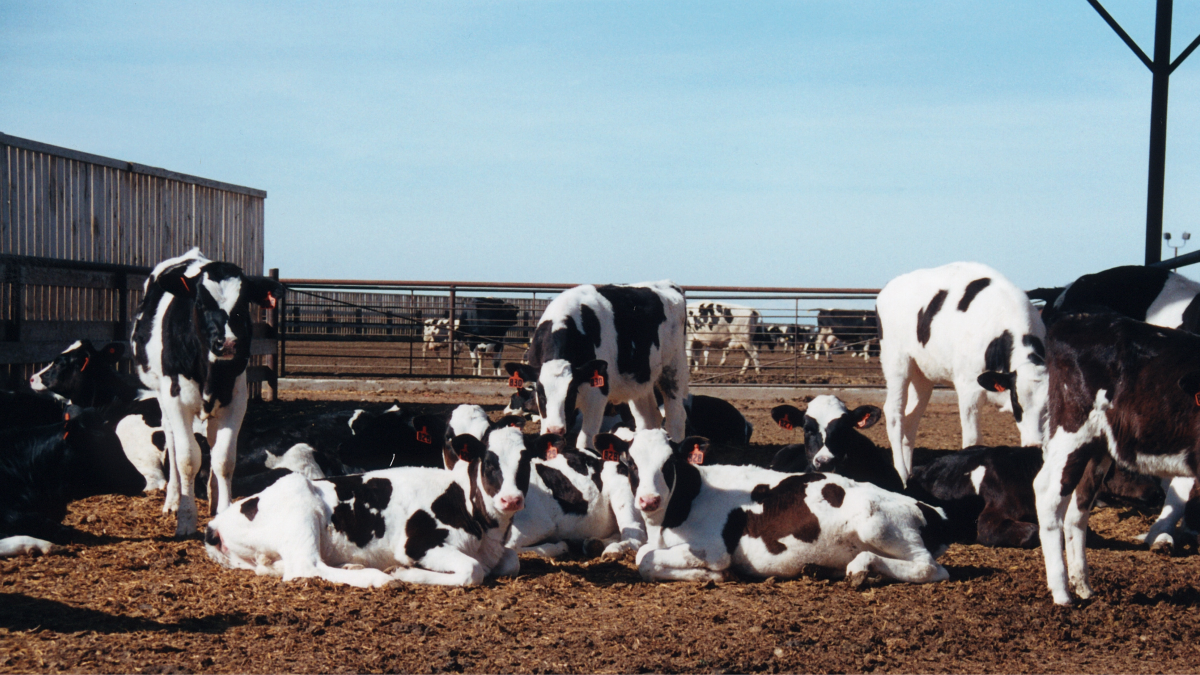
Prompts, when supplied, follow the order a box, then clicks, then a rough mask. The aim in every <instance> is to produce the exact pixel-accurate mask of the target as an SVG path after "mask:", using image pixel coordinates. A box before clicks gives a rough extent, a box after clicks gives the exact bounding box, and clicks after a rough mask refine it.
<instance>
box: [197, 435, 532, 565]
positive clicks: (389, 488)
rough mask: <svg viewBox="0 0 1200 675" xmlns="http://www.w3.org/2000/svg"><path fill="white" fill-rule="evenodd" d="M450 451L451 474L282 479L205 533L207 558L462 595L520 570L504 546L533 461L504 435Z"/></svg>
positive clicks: (459, 440)
mask: <svg viewBox="0 0 1200 675" xmlns="http://www.w3.org/2000/svg"><path fill="white" fill-rule="evenodd" d="M539 443H540V444H541V445H542V446H545V445H546V444H547V443H548V441H547V440H545V439H543V440H540V441H539ZM453 447H454V450H455V451H456V453H457V454H458V457H459V459H460V461H459V462H458V463H457V464H456V465H455V467H454V469H453V470H452V471H446V470H444V469H429V468H419V467H409V468H401V469H385V470H382V471H372V472H369V473H365V474H361V475H355V476H342V477H338V478H331V479H327V480H318V481H312V480H309V479H308V478H305V477H304V476H301V475H299V474H291V475H289V476H285V477H284V478H281V479H280V480H279V481H277V482H276V483H275V484H274V485H272V486H271V487H269V488H267V489H266V490H264V491H263V492H261V493H260V494H258V495H255V496H253V497H250V498H249V499H244V500H241V501H238V502H236V503H235V504H234V508H231V509H226V510H225V511H222V512H221V513H219V514H218V515H217V516H216V517H215V518H213V519H212V520H211V521H209V524H208V529H207V531H206V532H205V535H204V545H205V549H206V550H207V551H208V555H209V557H211V558H212V559H213V560H215V561H216V562H218V563H220V564H221V565H223V566H225V567H229V568H233V569H249V570H254V571H255V573H257V574H260V575H274V576H282V577H283V579H284V581H287V580H290V579H299V578H305V577H320V578H322V579H326V580H328V581H332V582H335V583H341V584H350V585H352V586H360V587H364V588H371V587H378V586H386V585H388V584H390V583H391V582H392V581H394V580H400V581H406V582H410V583H419V584H442V585H450V586H465V585H474V584H479V583H482V582H483V580H484V578H485V577H487V576H489V575H494V576H512V575H515V574H516V573H517V572H518V571H519V569H520V561H519V560H518V559H517V554H516V552H515V551H513V550H512V549H509V548H505V547H504V539H505V535H506V534H507V532H508V529H509V525H510V523H511V521H512V518H513V515H514V514H516V513H517V512H519V511H520V510H521V509H522V508H524V506H525V490H526V489H527V488H528V486H529V475H530V460H531V459H532V457H533V452H532V451H530V450H527V449H526V447H525V439H524V438H523V437H522V435H521V432H520V430H518V429H512V428H506V429H500V430H497V431H496V432H495V433H492V434H491V435H490V436H489V439H488V443H487V445H486V446H485V445H484V444H483V442H482V441H480V440H478V439H476V438H474V437H473V436H470V435H466V434H464V435H462V436H458V437H456V438H455V439H454V441H453ZM397 566H399V567H397ZM391 568H396V569H395V571H393V572H391V573H390V574H389V573H388V572H385V571H384V570H387V569H391Z"/></svg>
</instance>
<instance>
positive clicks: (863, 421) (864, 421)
mask: <svg viewBox="0 0 1200 675" xmlns="http://www.w3.org/2000/svg"><path fill="white" fill-rule="evenodd" d="M869 419H871V413H867V414H866V415H863V418H862V419H861V420H859V421H858V424H855V425H854V426H856V427H858V428H859V429H864V428H866V426H867V420H869Z"/></svg>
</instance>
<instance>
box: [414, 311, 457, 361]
mask: <svg viewBox="0 0 1200 675" xmlns="http://www.w3.org/2000/svg"><path fill="white" fill-rule="evenodd" d="M454 329H455V330H457V329H458V322H457V321H455V322H454ZM450 335H451V328H450V319H425V324H424V326H423V327H422V329H421V358H422V359H423V358H425V351H426V350H429V351H431V352H433V355H434V356H436V357H437V360H438V363H441V362H442V350H443V349H445V348H447V347H449V346H450ZM454 344H455V349H457V348H458V343H457V342H456V343H454Z"/></svg>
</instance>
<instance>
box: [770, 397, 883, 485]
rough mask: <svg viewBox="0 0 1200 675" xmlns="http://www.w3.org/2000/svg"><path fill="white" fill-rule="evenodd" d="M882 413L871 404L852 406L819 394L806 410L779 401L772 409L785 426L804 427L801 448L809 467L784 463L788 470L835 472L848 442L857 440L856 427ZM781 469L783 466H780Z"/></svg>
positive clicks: (869, 424)
mask: <svg viewBox="0 0 1200 675" xmlns="http://www.w3.org/2000/svg"><path fill="white" fill-rule="evenodd" d="M882 416H883V410H881V409H880V408H879V407H877V406H873V405H862V406H859V407H857V408H855V409H854V410H850V409H849V408H847V407H846V404H845V403H843V402H842V401H841V399H839V398H838V397H836V396H818V397H816V398H814V399H813V400H812V401H811V402H810V403H809V404H808V410H800V409H799V408H796V407H795V406H790V405H781V406H776V407H775V408H773V409H772V410H771V417H772V419H774V420H775V422H776V423H777V424H778V425H779V426H781V427H783V428H784V429H788V430H791V429H794V428H797V427H802V428H803V429H804V449H805V455H806V456H807V458H808V467H806V468H796V467H795V466H789V467H786V468H787V469H788V470H793V471H804V470H807V469H811V470H813V471H829V472H831V473H838V470H839V469H840V467H841V463H842V461H843V460H845V458H846V454H847V452H848V451H849V449H850V446H851V445H852V444H855V443H860V442H861V441H860V439H861V438H862V436H861V434H859V433H858V430H859V429H866V428H869V427H872V426H874V425H875V423H876V422H878V421H879V419H880V418H881V417H882ZM779 468H780V470H784V467H779Z"/></svg>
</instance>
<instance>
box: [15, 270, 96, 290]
mask: <svg viewBox="0 0 1200 675" xmlns="http://www.w3.org/2000/svg"><path fill="white" fill-rule="evenodd" d="M25 278H26V282H25V283H27V284H30V285H32V286H65V287H71V288H113V287H114V286H115V284H116V273H115V272H101V271H94V270H64V269H52V268H47V267H29V268H28V272H27V273H26V277H25Z"/></svg>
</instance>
